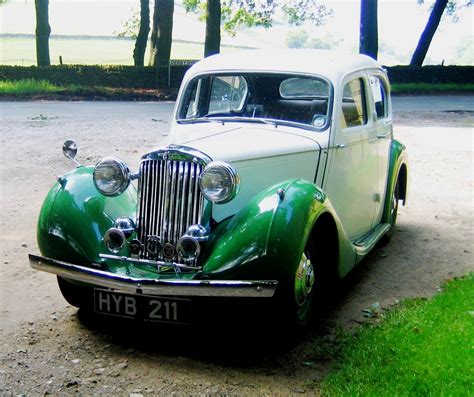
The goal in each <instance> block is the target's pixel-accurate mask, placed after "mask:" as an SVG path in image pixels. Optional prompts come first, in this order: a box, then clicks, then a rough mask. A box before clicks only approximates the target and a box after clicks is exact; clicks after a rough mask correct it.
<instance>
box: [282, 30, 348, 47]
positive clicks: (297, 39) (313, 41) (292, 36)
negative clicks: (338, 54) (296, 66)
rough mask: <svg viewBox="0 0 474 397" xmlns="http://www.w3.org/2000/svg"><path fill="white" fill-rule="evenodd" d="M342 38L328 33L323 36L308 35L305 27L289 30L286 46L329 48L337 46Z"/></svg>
mask: <svg viewBox="0 0 474 397" xmlns="http://www.w3.org/2000/svg"><path fill="white" fill-rule="evenodd" d="M343 41H344V40H343V39H337V38H335V37H334V36H333V35H331V34H330V33H328V34H326V35H324V36H323V37H310V35H309V33H308V32H307V31H306V30H305V29H300V30H294V31H289V32H288V33H287V35H286V46H287V47H288V48H316V49H323V50H330V49H334V48H337V47H338V46H339V45H340V44H341V43H342V42H343Z"/></svg>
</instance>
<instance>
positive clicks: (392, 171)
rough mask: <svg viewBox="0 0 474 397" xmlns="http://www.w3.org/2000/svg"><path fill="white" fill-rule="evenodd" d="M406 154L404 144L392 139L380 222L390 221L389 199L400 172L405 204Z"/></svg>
mask: <svg viewBox="0 0 474 397" xmlns="http://www.w3.org/2000/svg"><path fill="white" fill-rule="evenodd" d="M407 168H408V156H407V154H406V150H405V145H403V144H402V143H400V142H399V141H397V140H393V141H392V145H391V147H390V166H389V170H388V180H387V192H386V194H385V203H384V211H383V215H382V222H385V223H387V222H389V221H390V200H391V198H392V193H393V190H394V189H395V184H396V183H397V177H398V176H399V174H400V178H401V180H400V189H401V192H400V194H401V197H400V198H401V199H402V200H403V204H404V205H405V201H406V198H407V190H408V170H407Z"/></svg>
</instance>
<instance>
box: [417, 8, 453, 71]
mask: <svg viewBox="0 0 474 397" xmlns="http://www.w3.org/2000/svg"><path fill="white" fill-rule="evenodd" d="M447 4H448V0H436V2H435V5H434V6H433V9H432V10H431V14H430V17H429V19H428V23H427V24H426V26H425V29H424V30H423V33H422V34H421V36H420V40H419V41H418V45H417V46H416V49H415V52H414V53H413V57H412V58H411V61H410V66H421V65H422V64H423V61H424V60H425V57H426V53H427V52H428V49H429V48H430V44H431V40H432V39H433V36H434V34H435V33H436V29H438V26H439V21H440V20H441V17H442V15H443V12H444V9H445V8H446V5H447Z"/></svg>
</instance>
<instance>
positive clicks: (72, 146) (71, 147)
mask: <svg viewBox="0 0 474 397" xmlns="http://www.w3.org/2000/svg"><path fill="white" fill-rule="evenodd" d="M63 154H64V157H66V158H68V159H69V160H72V161H73V162H74V164H76V165H77V166H78V167H82V165H81V163H79V161H77V160H76V154H77V145H76V142H74V141H71V140H69V139H68V140H67V141H65V142H64V143H63Z"/></svg>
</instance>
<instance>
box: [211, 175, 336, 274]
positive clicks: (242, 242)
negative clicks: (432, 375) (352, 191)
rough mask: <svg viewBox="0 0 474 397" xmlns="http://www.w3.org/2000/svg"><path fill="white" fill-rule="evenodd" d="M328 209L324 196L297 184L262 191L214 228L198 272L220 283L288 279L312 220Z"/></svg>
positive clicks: (294, 266)
mask: <svg viewBox="0 0 474 397" xmlns="http://www.w3.org/2000/svg"><path fill="white" fill-rule="evenodd" d="M328 207H329V205H328V201H327V198H326V196H325V194H324V193H323V192H322V191H321V190H320V189H319V188H318V187H316V186H315V185H314V184H313V183H309V182H306V181H303V180H289V181H285V182H282V183H279V184H278V185H275V186H273V187H271V188H269V189H267V190H265V191H264V192H262V193H260V194H258V195H257V196H256V197H254V198H253V199H252V200H251V201H250V202H249V203H248V204H247V205H246V206H245V207H244V208H243V209H241V210H240V211H239V212H238V213H237V214H236V215H235V216H234V217H233V218H232V219H230V220H228V221H226V222H223V223H222V224H220V225H219V226H218V227H217V228H216V230H215V232H214V233H213V236H212V238H211V240H210V241H209V242H208V247H207V248H208V249H206V251H207V252H208V255H209V256H208V257H207V258H205V260H204V261H203V265H204V266H203V273H204V274H205V275H207V276H209V277H211V278H221V279H233V278H237V279H277V280H279V281H288V279H289V277H291V275H292V274H293V273H294V271H295V270H296V266H297V265H298V263H299V260H300V258H301V254H302V253H303V251H304V248H305V244H306V241H307V239H308V237H309V234H310V233H311V230H312V227H313V225H314V223H315V221H316V219H317V218H318V216H319V215H320V214H321V213H323V212H325V211H327V210H328Z"/></svg>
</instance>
